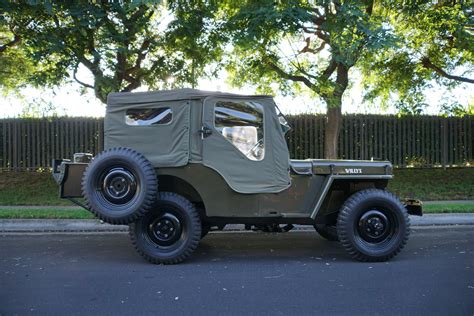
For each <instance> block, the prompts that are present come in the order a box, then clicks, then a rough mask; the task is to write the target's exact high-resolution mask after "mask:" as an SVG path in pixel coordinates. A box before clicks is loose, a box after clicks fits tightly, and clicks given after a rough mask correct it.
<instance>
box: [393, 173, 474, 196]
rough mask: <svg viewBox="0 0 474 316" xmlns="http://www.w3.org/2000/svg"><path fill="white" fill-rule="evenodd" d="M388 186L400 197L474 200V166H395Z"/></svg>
mask: <svg viewBox="0 0 474 316" xmlns="http://www.w3.org/2000/svg"><path fill="white" fill-rule="evenodd" d="M394 175H395V177H394V179H393V180H391V181H389V184H388V190H389V191H391V192H393V193H395V194H396V195H397V196H399V197H400V198H416V199H420V200H422V201H430V200H431V201H433V200H435V201H436V200H474V168H448V169H443V168H436V169H414V168H413V169H395V170H394Z"/></svg>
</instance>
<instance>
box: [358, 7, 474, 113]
mask: <svg viewBox="0 0 474 316" xmlns="http://www.w3.org/2000/svg"><path fill="white" fill-rule="evenodd" d="M383 4H384V6H383V7H382V10H381V14H383V15H384V16H385V17H386V20H387V23H388V22H389V23H390V26H391V30H392V32H393V34H394V36H395V37H396V39H397V40H396V45H394V46H392V47H387V48H386V49H381V50H379V51H377V52H376V53H375V54H374V55H373V56H372V58H370V59H367V60H365V62H364V63H362V64H361V67H360V68H361V69H362V72H363V75H364V79H365V80H364V87H365V91H366V94H365V98H366V100H368V101H374V100H376V101H380V102H382V104H387V103H388V102H393V101H394V99H395V100H397V99H398V101H395V102H396V104H397V105H400V106H401V107H402V110H403V109H409V111H413V110H414V109H415V111H421V108H422V107H423V105H424V102H425V100H424V96H423V93H422V91H424V90H427V89H429V88H430V86H431V85H432V84H433V83H437V84H439V85H441V86H445V87H448V88H452V87H455V86H457V85H459V84H466V83H467V84H472V83H474V76H473V70H474V68H473V64H474V24H473V18H474V10H473V4H474V2H473V1H452V0H440V1H436V2H433V1H426V0H424V1H413V2H406V3H404V5H402V6H401V5H400V3H399V2H398V1H392V0H389V1H384V2H383ZM455 72H458V73H459V75H458V74H454V73H455ZM470 76H471V77H470ZM459 106H460V105H459V104H458V103H457V102H456V100H453V101H451V102H449V104H445V105H443V106H442V108H443V109H442V111H443V112H446V111H448V112H450V111H449V108H453V111H451V112H453V113H455V112H459ZM455 109H457V110H455Z"/></svg>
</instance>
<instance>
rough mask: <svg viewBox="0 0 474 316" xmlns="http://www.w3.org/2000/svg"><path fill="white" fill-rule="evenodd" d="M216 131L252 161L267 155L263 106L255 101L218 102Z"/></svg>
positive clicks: (215, 110)
mask: <svg viewBox="0 0 474 316" xmlns="http://www.w3.org/2000/svg"><path fill="white" fill-rule="evenodd" d="M214 115H215V119H214V125H215V127H216V129H217V130H218V131H219V132H220V133H221V134H222V136H224V137H225V138H226V139H227V140H228V141H229V142H231V143H232V144H233V145H234V146H235V147H236V148H237V149H238V150H240V152H242V153H243V154H244V155H245V156H246V157H247V158H249V159H250V160H256V161H260V160H262V159H263V157H264V155H265V142H264V134H263V106H262V105H261V104H260V103H258V102H254V101H218V102H217V103H216V105H215V107H214Z"/></svg>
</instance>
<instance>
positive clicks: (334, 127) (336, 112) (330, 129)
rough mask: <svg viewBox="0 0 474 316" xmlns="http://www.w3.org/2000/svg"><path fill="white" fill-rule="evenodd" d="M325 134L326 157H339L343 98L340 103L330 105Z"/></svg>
mask: <svg viewBox="0 0 474 316" xmlns="http://www.w3.org/2000/svg"><path fill="white" fill-rule="evenodd" d="M326 115H327V119H326V128H325V135H324V158H326V159H337V158H338V157H337V149H338V146H337V144H338V140H339V131H340V130H341V125H342V112H341V100H339V105H338V106H337V105H333V106H328V110H327V114H326Z"/></svg>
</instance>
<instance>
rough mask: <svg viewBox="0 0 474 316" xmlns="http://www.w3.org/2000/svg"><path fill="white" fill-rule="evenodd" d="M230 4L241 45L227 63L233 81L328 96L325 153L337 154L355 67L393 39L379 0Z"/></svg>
mask: <svg viewBox="0 0 474 316" xmlns="http://www.w3.org/2000/svg"><path fill="white" fill-rule="evenodd" d="M231 3H233V2H231ZM230 7H231V9H229V8H227V12H229V14H228V17H227V20H228V21H229V22H228V23H227V25H226V26H227V31H228V33H229V34H230V36H231V39H232V41H233V43H234V44H235V50H234V51H233V54H232V56H233V57H234V58H232V59H231V60H230V62H229V64H228V67H227V69H228V71H229V72H230V73H231V74H232V77H233V83H234V84H242V83H246V82H252V83H254V84H256V85H257V86H258V87H259V89H260V90H262V91H264V92H268V91H272V90H274V89H277V88H279V89H282V90H283V91H286V92H293V93H299V92H300V91H301V90H302V89H303V88H307V89H309V90H310V91H311V93H312V94H313V95H315V96H318V97H320V98H322V99H323V100H324V102H325V104H326V105H327V109H328V111H327V115H328V121H329V122H330V124H327V125H326V132H325V133H326V138H325V141H326V143H325V157H326V158H336V156H337V139H338V134H339V130H340V124H341V107H342V97H343V94H344V92H345V91H346V89H347V88H348V86H349V84H350V78H349V71H350V69H351V68H352V67H354V66H355V65H357V64H358V63H359V61H360V60H361V59H364V58H366V57H367V56H371V55H372V54H373V53H374V52H375V51H377V50H379V49H381V48H383V47H386V46H388V47H390V46H392V42H393V39H392V35H391V33H390V30H389V29H388V28H387V27H386V26H385V25H384V23H383V22H384V21H383V19H382V18H381V17H382V16H380V15H379V14H378V12H377V11H374V3H373V1H331V0H321V1H316V2H313V1H303V0H302V1H296V0H292V1H285V2H274V1H269V0H266V1H257V0H250V1H245V2H243V3H241V4H238V5H234V6H232V5H230ZM274 83H279V85H278V86H276V85H275V84H274Z"/></svg>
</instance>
